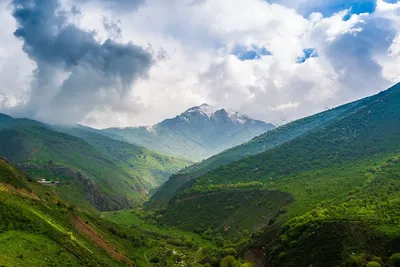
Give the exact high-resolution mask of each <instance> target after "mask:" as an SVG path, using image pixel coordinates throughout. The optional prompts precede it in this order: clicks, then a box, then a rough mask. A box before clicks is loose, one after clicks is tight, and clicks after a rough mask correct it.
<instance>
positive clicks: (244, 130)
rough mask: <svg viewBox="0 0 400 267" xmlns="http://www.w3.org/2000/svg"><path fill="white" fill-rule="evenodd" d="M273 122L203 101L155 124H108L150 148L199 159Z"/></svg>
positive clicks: (118, 134) (127, 138)
mask: <svg viewBox="0 0 400 267" xmlns="http://www.w3.org/2000/svg"><path fill="white" fill-rule="evenodd" d="M274 128H275V126H274V125H273V124H271V123H266V122H263V121H260V120H254V119H251V118H249V117H248V116H246V115H244V114H241V113H239V112H236V111H233V110H227V109H218V108H215V107H213V106H210V105H207V104H202V105H200V106H195V107H192V108H190V109H188V110H186V111H185V112H184V113H182V114H180V115H178V116H176V117H175V118H172V119H166V120H164V121H162V122H160V123H158V124H155V125H153V126H141V127H128V128H108V129H105V130H104V131H105V132H107V133H109V134H113V135H114V136H113V137H114V138H116V139H118V138H119V139H121V140H123V141H125V142H129V143H133V144H137V145H141V146H143V147H146V148H148V149H150V150H153V151H156V152H159V153H163V154H167V155H172V156H177V157H181V158H186V159H189V160H193V161H199V160H202V159H205V158H208V157H210V156H212V155H215V154H217V153H219V152H222V151H224V150H226V149H229V148H231V147H234V146H237V145H240V144H242V143H244V142H247V141H249V140H251V139H252V138H254V137H255V136H258V135H260V134H263V133H265V132H267V131H269V130H272V129H274Z"/></svg>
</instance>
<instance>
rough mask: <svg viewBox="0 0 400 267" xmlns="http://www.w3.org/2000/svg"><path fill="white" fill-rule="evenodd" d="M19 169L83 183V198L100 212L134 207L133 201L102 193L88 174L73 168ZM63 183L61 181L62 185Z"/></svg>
mask: <svg viewBox="0 0 400 267" xmlns="http://www.w3.org/2000/svg"><path fill="white" fill-rule="evenodd" d="M17 167H18V168H20V169H22V170H24V171H27V172H30V171H33V170H45V171H49V172H51V173H52V174H54V175H55V176H57V177H60V176H61V177H69V178H72V179H74V180H75V181H77V182H78V183H81V184H82V185H83V188H84V195H83V196H82V197H83V198H84V199H85V200H87V201H89V202H90V203H92V204H93V206H95V207H96V208H97V209H98V210H101V211H109V210H119V209H128V208H131V207H132V201H130V200H129V199H127V198H125V197H122V196H117V195H109V194H104V193H102V192H101V191H100V190H99V188H98V186H97V184H96V183H95V182H94V181H92V179H90V178H89V176H87V175H86V174H84V173H82V172H80V171H78V170H75V169H73V168H70V167H67V166H63V165H58V164H43V165H42V164H40V165H39V164H33V163H19V164H17ZM60 186H63V182H62V181H61V185H60Z"/></svg>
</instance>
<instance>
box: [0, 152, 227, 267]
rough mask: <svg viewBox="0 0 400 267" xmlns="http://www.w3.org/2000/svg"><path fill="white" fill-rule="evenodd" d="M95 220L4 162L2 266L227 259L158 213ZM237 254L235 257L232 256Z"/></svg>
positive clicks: (147, 266)
mask: <svg viewBox="0 0 400 267" xmlns="http://www.w3.org/2000/svg"><path fill="white" fill-rule="evenodd" d="M102 217H104V218H105V219H108V220H105V219H102V218H100V217H99V216H93V215H89V214H87V213H83V212H80V211H78V210H77V209H74V208H72V206H71V205H69V204H68V203H65V202H63V201H61V200H60V199H59V198H58V196H57V195H56V194H54V193H53V192H52V191H51V190H50V189H49V188H48V187H44V186H41V185H39V184H37V183H36V182H34V181H33V182H32V181H30V179H29V178H27V177H26V176H25V175H24V174H23V173H22V172H20V171H19V170H17V169H16V168H14V167H13V166H12V165H11V164H9V163H8V162H6V161H5V160H3V159H0V265H1V266H3V265H4V266H140V267H152V266H166V267H168V266H181V265H182V264H187V265H188V266H202V264H200V263H206V262H212V261H215V262H216V263H217V264H219V261H221V259H222V258H223V257H224V255H227V254H226V252H224V249H223V248H222V245H221V246H220V248H219V249H218V248H217V246H216V245H214V244H213V243H211V242H210V241H208V240H206V239H203V238H201V237H200V236H199V235H197V234H194V233H189V232H184V231H178V230H176V229H173V228H166V227H161V226H159V225H157V222H156V220H158V218H156V217H155V214H154V213H146V214H144V213H142V212H140V211H139V212H138V211H136V212H134V211H122V212H108V213H104V216H102ZM228 253H232V251H228Z"/></svg>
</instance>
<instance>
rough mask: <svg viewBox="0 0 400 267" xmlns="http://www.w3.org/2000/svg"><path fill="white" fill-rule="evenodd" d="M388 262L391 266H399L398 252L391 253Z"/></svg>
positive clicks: (399, 257)
mask: <svg viewBox="0 0 400 267" xmlns="http://www.w3.org/2000/svg"><path fill="white" fill-rule="evenodd" d="M389 264H390V265H391V266H393V267H400V253H395V254H393V255H392V256H391V257H390V259H389Z"/></svg>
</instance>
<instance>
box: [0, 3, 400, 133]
mask: <svg viewBox="0 0 400 267" xmlns="http://www.w3.org/2000/svg"><path fill="white" fill-rule="evenodd" d="M0 3H1V2H0ZM296 3H298V4H296ZM399 14H400V2H397V1H389V0H388V1H383V0H377V1H375V0H353V1H341V0H334V1H329V4H325V3H324V4H322V2H321V1H316V0H306V1H301V2H300V1H285V0H276V1H271V2H267V1H261V0H249V1H239V0H237V1H236V0H235V1H230V0H229V1H228V0H218V1H215V0H202V1H198V0H185V1H178V0H171V1H159V0H146V2H144V1H118V2H117V1H108V0H69V1H67V0H64V1H61V0H60V2H57V1H55V0H29V1H28V0H14V1H12V3H11V5H6V4H3V6H1V8H0V23H1V22H3V23H5V24H4V25H8V27H4V28H2V29H1V30H0V38H1V39H0V40H1V41H0V48H2V49H7V50H9V51H10V53H4V54H2V53H1V52H0V78H2V79H4V80H5V82H4V84H5V86H4V88H0V110H4V111H8V112H11V113H14V114H22V115H25V116H27V115H29V116H32V117H36V118H40V119H44V120H48V121H58V120H62V122H66V123H67V122H80V123H86V124H90V125H93V126H98V127H106V126H111V125H119V126H128V125H137V124H152V123H155V122H157V121H159V120H161V119H163V118H165V117H168V116H173V115H175V114H177V113H179V112H182V111H183V110H185V109H187V108H188V107H190V106H193V105H197V104H200V103H203V102H207V103H210V104H214V105H217V106H221V107H226V108H233V109H236V110H239V111H242V112H245V113H247V114H249V115H250V116H253V117H255V118H257V119H263V120H266V121H271V122H275V123H278V124H280V123H284V122H287V121H289V120H293V119H296V118H299V117H302V116H306V115H309V114H312V113H314V112H318V111H322V110H323V109H325V108H329V107H333V106H335V105H339V104H342V103H345V102H347V101H351V100H354V99H357V98H360V97H364V96H367V95H369V94H373V93H375V92H378V91H380V90H382V89H385V88H387V87H389V86H390V85H391V84H393V83H396V82H399V81H400V68H399V67H398V66H399V63H400V34H399V33H400V16H399ZM2 15H4V16H2ZM13 32H14V36H13V34H12V33H13ZM15 37H17V39H16V38H15ZM132 41H134V43H135V44H133V43H132ZM21 48H22V49H23V52H22V50H21ZM18 66H20V67H18ZM16 68H20V69H18V72H17V73H16V72H15V69H16ZM4 77H13V79H9V78H8V79H7V78H4Z"/></svg>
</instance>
